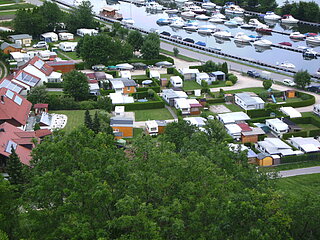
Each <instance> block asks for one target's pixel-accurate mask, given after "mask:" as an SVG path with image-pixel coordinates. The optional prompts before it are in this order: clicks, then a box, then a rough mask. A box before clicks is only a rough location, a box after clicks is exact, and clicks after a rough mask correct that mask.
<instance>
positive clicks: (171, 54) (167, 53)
mask: <svg viewBox="0 0 320 240" xmlns="http://www.w3.org/2000/svg"><path fill="white" fill-rule="evenodd" d="M160 53H164V54H166V55H169V56H172V57H174V54H173V52H170V51H168V50H164V49H160ZM177 58H179V59H181V60H184V61H187V62H199V60H197V59H195V58H191V57H187V56H184V55H181V54H178V56H177Z"/></svg>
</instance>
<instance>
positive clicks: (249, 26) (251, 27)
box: [240, 23, 256, 29]
mask: <svg viewBox="0 0 320 240" xmlns="http://www.w3.org/2000/svg"><path fill="white" fill-rule="evenodd" d="M240 28H243V29H255V28H256V26H253V25H251V24H247V23H245V24H242V25H241V26H240Z"/></svg>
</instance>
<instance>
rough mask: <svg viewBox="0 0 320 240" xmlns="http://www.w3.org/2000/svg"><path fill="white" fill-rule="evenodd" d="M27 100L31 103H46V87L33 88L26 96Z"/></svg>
mask: <svg viewBox="0 0 320 240" xmlns="http://www.w3.org/2000/svg"><path fill="white" fill-rule="evenodd" d="M27 99H28V100H29V101H30V102H31V103H32V104H36V103H47V102H48V91H47V90H46V86H38V87H33V88H32V89H31V90H30V92H29V93H28V95H27Z"/></svg>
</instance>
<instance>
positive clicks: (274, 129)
mask: <svg viewBox="0 0 320 240" xmlns="http://www.w3.org/2000/svg"><path fill="white" fill-rule="evenodd" d="M266 125H267V126H268V127H269V128H270V130H271V133H272V134H273V135H275V136H277V137H282V135H283V134H284V133H287V132H289V126H288V125H287V124H286V123H284V122H283V121H281V120H280V119H278V118H274V119H267V120H266Z"/></svg>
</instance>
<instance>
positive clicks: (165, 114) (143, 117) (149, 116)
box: [133, 108, 173, 121]
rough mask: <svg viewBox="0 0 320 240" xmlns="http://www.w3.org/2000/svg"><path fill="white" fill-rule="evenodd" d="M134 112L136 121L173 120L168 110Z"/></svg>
mask: <svg viewBox="0 0 320 240" xmlns="http://www.w3.org/2000/svg"><path fill="white" fill-rule="evenodd" d="M133 112H134V113H135V118H136V119H135V120H136V121H147V120H167V119H173V117H172V115H171V113H170V112H169V111H168V110H167V109H166V108H160V109H145V110H135V111H133Z"/></svg>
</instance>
